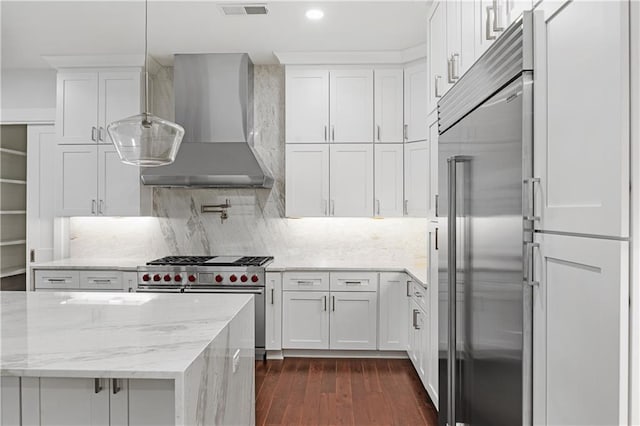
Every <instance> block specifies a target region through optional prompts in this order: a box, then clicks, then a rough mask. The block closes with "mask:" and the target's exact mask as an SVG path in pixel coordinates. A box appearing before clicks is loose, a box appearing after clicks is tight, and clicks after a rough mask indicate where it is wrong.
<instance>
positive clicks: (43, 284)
mask: <svg viewBox="0 0 640 426" xmlns="http://www.w3.org/2000/svg"><path fill="white" fill-rule="evenodd" d="M35 275H36V278H35V281H36V282H35V288H36V290H37V289H39V288H50V289H61V290H66V289H70V290H77V289H79V288H80V276H79V273H78V271H59V270H55V271H48V270H44V271H42V270H39V271H36V274H35Z"/></svg>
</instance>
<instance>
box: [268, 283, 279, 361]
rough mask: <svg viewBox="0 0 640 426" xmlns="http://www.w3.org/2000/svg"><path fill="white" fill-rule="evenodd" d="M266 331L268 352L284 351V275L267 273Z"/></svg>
mask: <svg viewBox="0 0 640 426" xmlns="http://www.w3.org/2000/svg"><path fill="white" fill-rule="evenodd" d="M266 291H267V306H266V309H265V329H266V333H267V335H266V339H265V342H266V346H265V348H266V349H267V350H275V351H279V350H281V349H282V274H280V273H279V272H267V282H266Z"/></svg>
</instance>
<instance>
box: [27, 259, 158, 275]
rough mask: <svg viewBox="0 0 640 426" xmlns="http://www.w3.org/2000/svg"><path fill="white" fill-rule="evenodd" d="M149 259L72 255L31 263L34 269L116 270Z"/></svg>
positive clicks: (139, 263)
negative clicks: (65, 257)
mask: <svg viewBox="0 0 640 426" xmlns="http://www.w3.org/2000/svg"><path fill="white" fill-rule="evenodd" d="M148 261H149V259H141V258H131V257H129V258H114V259H106V258H81V257H71V258H67V259H60V260H52V261H50V262H34V263H30V264H29V267H30V268H32V269H69V270H72V269H84V270H87V269H88V270H94V271H95V270H110V271H111V270H116V271H134V272H135V270H136V268H137V267H138V266H140V265H144V264H145V263H147V262H148Z"/></svg>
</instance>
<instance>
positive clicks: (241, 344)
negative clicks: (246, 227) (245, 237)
mask: <svg viewBox="0 0 640 426" xmlns="http://www.w3.org/2000/svg"><path fill="white" fill-rule="evenodd" d="M253 303H254V301H253V296H251V295H237V294H230V295H222V294H175V295H174V294H147V293H144V294H143V293H137V294H136V293H80V292H77V293H76V292H26V293H25V292H3V293H0V327H1V330H0V332H1V336H0V337H1V340H0V345H1V347H0V376H1V377H0V380H1V383H0V384H1V392H0V402H1V405H0V420H1V424H2V426H5V425H14V424H23V425H28V424H29V425H30V424H38V425H43V426H44V425H55V424H65V425H127V424H128V425H137V424H148V425H151V424H153V425H174V424H175V425H213V424H215V425H222V424H233V425H235V424H242V425H249V424H253V423H254V422H255V407H254V405H255V404H254V401H255V399H254V386H255V385H254V368H255V364H254V360H255V352H254V330H253V328H254V318H253V317H254V307H253Z"/></svg>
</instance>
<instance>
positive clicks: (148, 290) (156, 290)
mask: <svg viewBox="0 0 640 426" xmlns="http://www.w3.org/2000/svg"><path fill="white" fill-rule="evenodd" d="M136 293H182V290H181V289H179V288H140V287H138V288H137V289H136Z"/></svg>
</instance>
